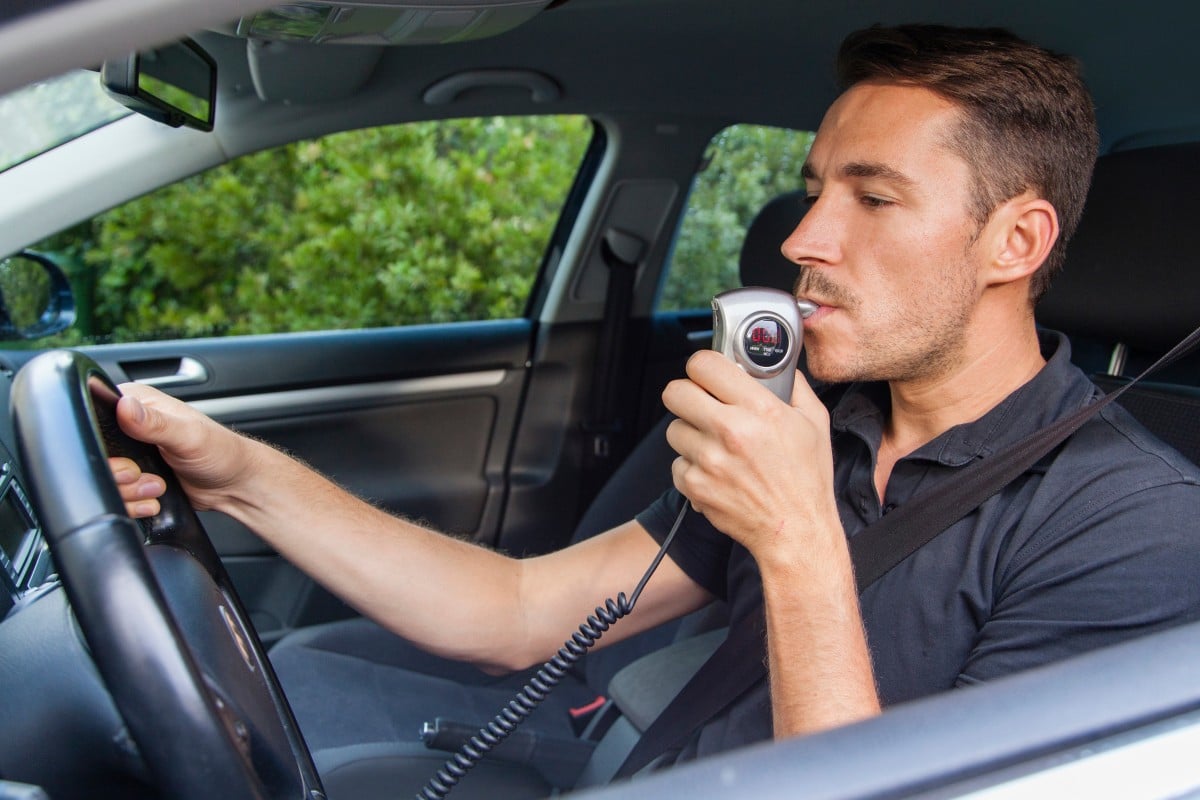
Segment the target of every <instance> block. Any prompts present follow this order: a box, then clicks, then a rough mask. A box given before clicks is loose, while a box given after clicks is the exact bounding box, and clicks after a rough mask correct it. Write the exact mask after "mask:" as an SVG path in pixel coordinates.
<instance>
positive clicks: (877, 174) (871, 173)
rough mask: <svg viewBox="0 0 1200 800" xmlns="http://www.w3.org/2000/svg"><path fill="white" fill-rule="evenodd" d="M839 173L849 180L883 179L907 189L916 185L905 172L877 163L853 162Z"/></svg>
mask: <svg viewBox="0 0 1200 800" xmlns="http://www.w3.org/2000/svg"><path fill="white" fill-rule="evenodd" d="M839 172H841V174H842V175H843V176H844V177H847V178H882V179H883V180H885V181H891V182H892V183H895V184H897V185H899V186H902V187H906V188H907V187H911V186H914V185H915V184H916V182H915V181H914V180H913V179H912V178H910V177H908V176H907V175H905V174H904V173H903V172H900V171H899V170H897V169H895V168H893V167H889V166H888V165H887V164H881V163H879V162H877V161H851V162H850V163H849V164H846V165H845V166H843V167H842V168H841V169H840V170H839Z"/></svg>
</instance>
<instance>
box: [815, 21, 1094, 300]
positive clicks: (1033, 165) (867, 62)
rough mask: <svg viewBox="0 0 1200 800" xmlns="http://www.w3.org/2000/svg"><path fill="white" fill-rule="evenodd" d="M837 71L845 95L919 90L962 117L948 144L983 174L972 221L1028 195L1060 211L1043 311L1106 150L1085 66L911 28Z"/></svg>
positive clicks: (1022, 45) (843, 56)
mask: <svg viewBox="0 0 1200 800" xmlns="http://www.w3.org/2000/svg"><path fill="white" fill-rule="evenodd" d="M837 69H838V80H839V83H840V84H841V86H842V88H843V89H848V88H850V87H851V86H853V85H855V84H857V83H862V82H863V81H881V82H885V83H897V84H902V85H911V86H919V87H922V88H925V89H929V90H930V91H933V92H935V93H937V94H938V95H940V96H942V97H944V98H946V99H947V100H949V101H951V102H952V103H954V104H955V105H957V106H958V107H959V108H960V109H961V110H962V115H961V116H962V122H961V124H960V125H959V126H958V128H957V130H956V131H955V132H954V133H953V134H952V135H951V137H950V142H949V143H948V144H949V146H950V148H951V149H952V150H953V151H954V152H956V153H958V154H959V155H960V156H962V157H963V159H965V161H966V162H967V165H968V167H969V168H970V169H971V172H972V173H973V175H974V178H975V185H974V187H972V192H971V195H972V199H971V204H972V208H971V213H972V216H973V217H974V218H975V220H976V221H977V222H978V223H979V226H980V227H982V226H983V225H984V223H986V222H987V220H988V218H989V217H990V216H991V214H992V212H993V211H995V210H996V208H997V207H998V206H999V205H1000V204H1001V203H1003V202H1004V201H1006V200H1009V199H1011V198H1013V197H1016V196H1017V195H1019V194H1021V193H1022V192H1024V191H1026V190H1028V189H1032V190H1033V191H1034V192H1036V193H1037V194H1038V195H1039V196H1040V197H1042V198H1044V199H1045V200H1047V201H1049V202H1050V204H1051V205H1053V206H1054V209H1055V211H1057V213H1058V222H1059V228H1060V235H1059V237H1058V241H1057V242H1055V244H1054V247H1053V249H1052V250H1051V251H1050V254H1049V255H1048V256H1047V258H1046V261H1045V263H1044V264H1043V265H1042V266H1041V268H1040V269H1039V270H1038V271H1037V272H1036V273H1034V275H1033V278H1032V280H1031V286H1030V292H1031V295H1032V299H1033V300H1034V301H1035V302H1036V301H1037V300H1038V299H1039V298H1040V297H1041V296H1042V295H1043V294H1044V293H1045V291H1046V289H1048V288H1049V286H1050V279H1051V278H1052V277H1053V275H1054V273H1055V272H1057V271H1058V270H1059V269H1060V268H1061V267H1062V263H1063V258H1064V255H1065V251H1066V246H1067V240H1069V239H1070V238H1071V234H1073V233H1074V232H1075V227H1076V225H1077V224H1078V223H1079V217H1080V215H1081V214H1082V213H1083V204H1084V200H1085V199H1086V197H1087V191H1088V186H1089V184H1090V183H1091V175H1092V167H1093V166H1094V164H1095V162H1096V152H1097V150H1098V148H1099V136H1098V134H1097V132H1096V115H1095V109H1094V108H1093V105H1092V98H1091V95H1090V94H1089V93H1088V90H1087V87H1086V86H1085V85H1084V83H1083V78H1082V76H1081V75H1080V70H1079V66H1078V64H1077V63H1076V62H1075V61H1074V60H1073V59H1071V58H1069V57H1067V56H1064V55H1060V54H1058V53H1053V52H1050V51H1048V50H1045V49H1043V48H1041V47H1037V46H1035V45H1032V44H1029V43H1028V42H1025V41H1022V40H1021V39H1019V38H1017V37H1016V36H1014V35H1013V34H1012V33H1010V32H1009V31H1006V30H1002V29H999V28H948V27H943V26H939V25H902V26H899V27H895V28H882V27H879V26H875V27H871V28H867V29H865V30H861V31H857V32H855V33H852V34H850V35H849V36H848V37H846V39H845V41H843V42H842V47H841V50H840V51H839V52H838V61H837Z"/></svg>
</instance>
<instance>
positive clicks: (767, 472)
mask: <svg viewBox="0 0 1200 800" xmlns="http://www.w3.org/2000/svg"><path fill="white" fill-rule="evenodd" d="M688 377H689V378H690V380H680V381H675V382H672V383H671V384H670V385H669V386H668V387H667V389H666V391H665V392H664V393H663V400H664V402H665V403H666V405H667V408H668V409H669V410H670V411H672V412H673V413H674V414H676V415H677V416H678V417H679V419H678V420H676V421H675V422H673V423H672V424H671V427H670V428H669V429H668V431H667V439H668V441H669V442H670V443H671V446H672V447H673V448H675V450H676V451H677V452H678V453H679V454H680V457H679V459H677V460H676V462H675V464H674V467H673V470H672V471H673V477H674V480H675V486H676V488H678V489H679V491H680V492H682V493H683V494H684V495H685V496H686V497H688V498H689V499H690V500H691V502H692V505H693V506H694V507H695V508H696V510H698V511H700V512H701V513H702V514H704V515H705V516H706V517H707V518H708V520H709V522H711V523H712V524H713V526H714V527H716V528H717V529H718V530H720V531H722V532H723V533H725V534H726V535H728V536H730V537H731V538H733V539H734V540H736V541H738V542H739V543H741V544H742V545H743V546H744V547H745V548H746V549H747V550H749V551H750V553H751V554H752V555H753V556H754V559H755V561H756V563H757V564H758V568H759V572H760V573H761V574H762V579H763V598H764V603H765V608H766V620H767V650H768V656H769V664H768V666H769V669H770V675H771V702H772V709H773V715H774V727H775V735H776V736H777V737H785V736H792V735H798V734H804V733H812V732H815V731H818V730H823V729H825V728H830V727H834V726H836V725H841V724H845V723H848V722H852V721H855V720H858V719H862V718H864V717H868V716H871V715H874V714H877V713H878V712H879V700H878V697H877V694H876V690H875V679H874V674H873V672H872V669H871V661H870V655H869V652H868V649H867V643H866V636H865V634H864V632H863V624H862V617H861V615H860V613H859V608H858V595H857V590H856V588H855V582H854V574H853V567H852V565H851V562H850V554H849V549H848V547H847V545H846V536H845V532H844V531H843V529H842V525H841V521H840V519H839V518H838V514H837V505H836V502H835V498H834V493H833V492H834V490H833V460H832V458H833V457H832V449H831V447H830V441H829V416H828V413H827V411H826V410H825V407H824V406H823V405H822V404H821V402H820V400H819V399H818V398H817V397H816V396H815V395H814V394H813V392H812V390H811V389H810V388H809V387H808V385H807V384H806V383H805V382H804V381H803V380H799V381H797V385H796V388H795V390H794V392H793V396H792V404H791V406H788V405H787V404H785V403H782V402H780V401H779V399H778V398H776V397H775V396H774V395H773V394H772V393H771V392H770V391H769V390H768V389H766V388H765V387H763V386H762V385H760V384H758V383H757V382H756V381H754V380H753V379H751V378H749V377H748V376H747V375H746V374H745V373H744V372H742V371H741V370H740V369H738V368H737V366H735V365H734V364H733V363H732V362H730V361H729V360H727V359H725V358H722V357H721V356H720V355H719V354H716V353H713V352H709V351H702V352H700V353H697V354H696V355H695V356H693V357H692V358H691V360H690V361H689V362H688Z"/></svg>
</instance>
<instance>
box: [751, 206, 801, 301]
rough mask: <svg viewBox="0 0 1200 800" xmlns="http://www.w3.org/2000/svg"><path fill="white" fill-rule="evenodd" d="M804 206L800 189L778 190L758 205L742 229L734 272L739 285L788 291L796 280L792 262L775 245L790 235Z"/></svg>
mask: <svg viewBox="0 0 1200 800" xmlns="http://www.w3.org/2000/svg"><path fill="white" fill-rule="evenodd" d="M807 210H808V205H807V204H806V203H805V202H804V192H802V191H797V192H788V193H787V194H781V195H779V196H778V197H776V198H775V199H774V200H772V201H771V202H769V203H767V204H766V205H765V206H763V207H762V210H761V211H759V212H758V216H756V217H755V218H754V221H753V222H751V223H750V227H749V228H747V229H746V238H745V239H744V240H743V241H742V254H741V256H740V257H739V259H738V274H739V276H740V278H741V281H742V286H768V287H770V288H773V289H782V290H784V291H785V292H790V291H792V288H793V287H794V286H795V284H796V275H797V269H796V265H795V264H793V263H792V262H790V261H788V260H787V259H786V258H784V257H783V253H781V252H779V246H780V245H782V244H783V241H784V239H786V238H787V237H788V236H790V235H791V233H792V231H794V230H795V229H796V226H797V225H799V224H800V218H801V217H803V216H804V212H805V211H807Z"/></svg>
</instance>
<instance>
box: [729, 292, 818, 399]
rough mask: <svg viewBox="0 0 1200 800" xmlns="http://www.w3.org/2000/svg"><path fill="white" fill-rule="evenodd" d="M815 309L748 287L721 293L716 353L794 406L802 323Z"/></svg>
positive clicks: (804, 302) (779, 294) (782, 295)
mask: <svg viewBox="0 0 1200 800" xmlns="http://www.w3.org/2000/svg"><path fill="white" fill-rule="evenodd" d="M816 308H817V307H816V306H815V305H813V304H812V303H809V302H808V301H807V300H797V299H796V298H795V297H793V296H792V295H791V294H789V293H787V292H784V291H780V290H779V289H767V288H764V287H760V286H747V287H744V288H741V289H730V290H729V291H727V292H721V293H720V294H718V295H717V296H716V297H714V298H713V301H712V309H713V345H712V346H713V349H714V350H716V351H717V352H719V353H723V354H725V356H727V357H728V358H731V359H732V360H733V362H734V363H735V364H737V365H738V366H739V367H741V368H742V369H744V370H745V371H746V372H747V373H748V374H749V375H751V376H752V377H754V378H757V379H758V380H760V381H762V382H763V383H764V384H766V386H767V388H768V389H770V390H771V391H772V392H774V393H775V395H776V396H777V397H779V398H780V399H781V400H783V401H784V402H785V403H787V402H790V401H791V397H792V384H793V383H794V382H795V379H796V361H797V360H798V359H799V358H800V350H801V348H802V347H803V344H804V338H803V337H804V326H803V323H802V322H801V320H802V319H803V318H804V317H807V316H808V315H809V314H811V313H813V312H814V311H816Z"/></svg>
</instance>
